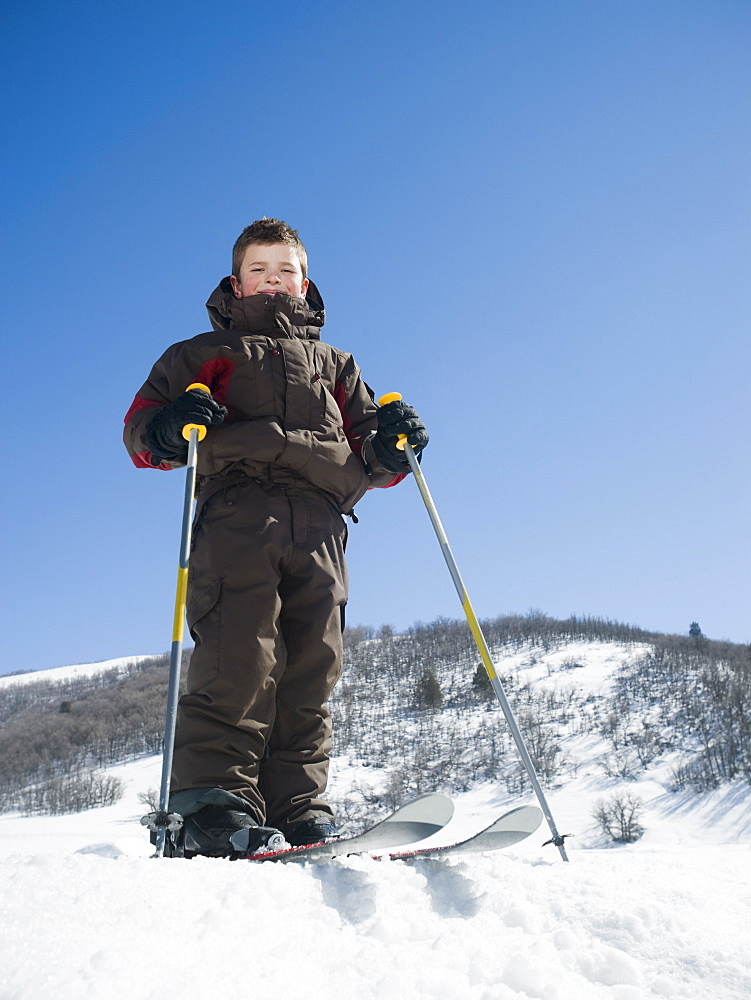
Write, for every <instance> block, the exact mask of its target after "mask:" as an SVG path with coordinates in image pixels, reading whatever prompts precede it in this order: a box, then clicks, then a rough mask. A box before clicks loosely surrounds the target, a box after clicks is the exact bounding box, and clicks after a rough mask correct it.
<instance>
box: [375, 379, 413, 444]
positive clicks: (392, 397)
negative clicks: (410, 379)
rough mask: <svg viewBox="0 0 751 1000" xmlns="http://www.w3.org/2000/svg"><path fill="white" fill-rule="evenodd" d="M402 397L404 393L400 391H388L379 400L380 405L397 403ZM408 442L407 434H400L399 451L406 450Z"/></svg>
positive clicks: (397, 442)
mask: <svg viewBox="0 0 751 1000" xmlns="http://www.w3.org/2000/svg"><path fill="white" fill-rule="evenodd" d="M401 398H402V394H401V393H400V392H387V393H386V394H385V395H384V396H381V398H380V399H379V400H378V405H379V406H385V405H386V403H396V402H398V401H399V400H400V399H401ZM406 443H407V435H406V434H400V435H399V437H398V438H397V439H396V447H397V448H398V449H399V451H404V446H405V444H406Z"/></svg>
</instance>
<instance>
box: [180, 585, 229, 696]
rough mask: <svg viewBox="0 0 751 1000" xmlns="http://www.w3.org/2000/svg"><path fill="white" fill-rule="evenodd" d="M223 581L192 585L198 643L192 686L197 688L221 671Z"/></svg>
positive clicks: (192, 625) (191, 624) (189, 611)
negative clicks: (220, 644) (197, 585)
mask: <svg viewBox="0 0 751 1000" xmlns="http://www.w3.org/2000/svg"><path fill="white" fill-rule="evenodd" d="M221 593H222V581H221V580H213V581H212V582H211V583H209V584H206V585H205V586H202V587H190V588H189V593H188V600H187V603H186V609H185V610H186V617H187V619H188V629H189V630H190V634H191V636H192V638H193V641H194V642H195V649H194V650H193V655H192V656H191V658H190V668H189V670H188V689H189V690H191V691H195V690H197V689H199V688H202V687H204V685H205V684H207V683H208V682H209V681H211V680H212V679H213V678H214V677H216V675H217V673H218V671H219V636H220V631H221V600H220V598H221Z"/></svg>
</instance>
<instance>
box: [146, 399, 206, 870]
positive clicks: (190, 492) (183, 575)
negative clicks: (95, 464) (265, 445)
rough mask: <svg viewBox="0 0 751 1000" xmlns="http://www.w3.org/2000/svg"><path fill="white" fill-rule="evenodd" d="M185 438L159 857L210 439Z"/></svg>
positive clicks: (191, 433)
mask: <svg viewBox="0 0 751 1000" xmlns="http://www.w3.org/2000/svg"><path fill="white" fill-rule="evenodd" d="M190 389H202V390H203V391H204V392H207V393H209V394H211V390H210V389H209V387H208V386H206V385H203V384H202V383H201V382H193V383H191V385H189V386H188V388H187V389H186V392H188V391H189V390H190ZM183 437H184V438H185V440H186V441H187V442H188V464H187V467H186V476H185V500H184V503H183V521H182V534H181V537H180V557H179V561H178V569H177V588H176V593H175V616H174V620H173V623H172V646H171V648H170V665H169V684H168V687H167V718H166V721H165V725H164V755H163V758H162V782H161V786H160V789H159V812H158V813H157V816H156V818H155V825H156V854H155V855H154V856H155V857H157V858H161V857H163V856H164V844H165V840H166V838H167V830H168V828H169V824H170V823H171V822H172V820H171V818H170V816H169V815H168V813H167V808H168V806H169V791H170V779H171V776H172V756H173V753H174V750H175V728H176V726H177V701H178V696H179V693H180V666H181V662H182V655H183V635H184V632H185V602H186V599H187V596H188V560H189V558H190V522H191V520H192V516H193V503H194V500H195V495H196V465H197V462H198V442H199V441H203V439H204V438H205V437H206V428H205V427H204V426H203V425H202V424H186V425H185V426H184V427H183Z"/></svg>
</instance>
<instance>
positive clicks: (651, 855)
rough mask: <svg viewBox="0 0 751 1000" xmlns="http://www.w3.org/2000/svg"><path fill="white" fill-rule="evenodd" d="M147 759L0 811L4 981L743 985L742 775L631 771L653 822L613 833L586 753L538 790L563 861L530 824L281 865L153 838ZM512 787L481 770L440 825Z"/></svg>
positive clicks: (657, 998)
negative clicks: (188, 856) (181, 852)
mask: <svg viewBox="0 0 751 1000" xmlns="http://www.w3.org/2000/svg"><path fill="white" fill-rule="evenodd" d="M606 652H607V651H605V650H603V651H601V653H602V654H603V655H604V654H605V653H606ZM596 659H597V663H601V662H602V655H601V656H599V658H596ZM597 663H595V661H594V660H593V662H592V668H593V670H592V672H590V673H589V674H587V673H586V671H585V670H580V671H577V673H578V674H580V675H581V676H582V681H583V682H585V683H592V682H593V680H594V679H595V677H594V671H595V670H596V669H598V668H597ZM103 666H105V665H104V664H102V665H100V667H103ZM607 677H608V671H607V670H603V671H602V676H601V678H600V679H601V681H602V683H606V682H607ZM540 679H541V680H542V679H543V678H542V677H541V678H540ZM18 680H20V678H18ZM342 764H344V762H342ZM159 768H160V761H159V760H158V759H157V758H153V757H152V758H145V759H143V760H139V761H136V762H134V763H131V764H127V765H123V766H122V767H119V768H115V769H113V770H112V772H111V773H113V774H115V775H117V776H118V777H120V778H122V779H123V780H124V782H125V784H126V787H127V792H126V795H125V797H124V798H123V799H122V801H121V802H119V803H118V804H117V805H115V806H111V807H109V808H106V809H99V810H92V811H91V812H87V813H82V814H80V815H74V816H64V817H42V818H24V817H20V816H7V815H6V816H0V898H1V899H2V904H1V907H2V914H3V931H2V942H3V960H2V962H1V963H0V1000H39V998H43V997H47V996H50V997H51V996H54V997H55V1000H100V998H101V1000H104V998H107V1000H109V998H111V997H113V996H117V997H118V998H119V1000H131V998H132V1000H152V998H153V1000H163V998H164V997H171V996H180V997H182V998H185V1000H206V998H212V1000H213V998H215V997H225V996H232V997H235V996H248V997H253V998H255V997H263V996H271V997H279V998H292V997H297V996H306V997H307V996H315V997H326V998H331V1000H368V998H376V997H377V998H379V1000H380V998H388V1000H418V998H419V1000H423V998H425V1000H428V998H430V1000H526V998H540V1000H589V998H593V1000H653V998H654V1000H662V998H671V1000H699V998H701V1000H741V998H743V1000H747V998H748V997H750V996H751V795H750V794H749V793H750V792H751V789H749V787H748V786H739V785H737V786H728V787H726V788H723V789H719V790H717V791H715V792H713V793H711V794H707V795H703V796H697V795H693V794H688V793H685V794H684V793H679V794H672V793H668V792H667V791H666V788H665V785H664V784H662V783H661V782H660V781H659V777H660V774H659V771H653V772H651V773H650V774H649V775H648V776H647V777H646V778H645V779H644V780H643V781H641V782H638V783H633V785H634V790H635V791H637V792H638V794H639V795H640V796H641V797H642V798H643V799H644V800H645V804H646V811H645V815H644V819H643V823H644V826H645V827H646V833H645V835H644V837H643V838H642V839H641V840H640V841H639V842H638V843H637V844H634V845H631V846H624V847H611V848H606V847H604V846H602V841H601V839H600V838H599V836H598V834H597V833H596V831H595V830H594V828H593V824H592V820H591V815H590V814H591V811H592V802H593V799H595V798H597V797H598V796H599V795H601V794H602V791H603V779H602V776H599V777H596V776H595V771H594V770H593V769H591V768H587V767H582V769H581V771H580V773H579V775H578V776H577V778H575V779H572V780H570V781H567V782H566V785H565V787H564V788H562V789H559V790H557V791H553V792H551V793H550V804H551V807H552V810H553V813H554V815H555V817H556V820H557V824H558V826H559V828H560V829H561V830H562V831H563V832H569V831H571V832H575V833H576V837H575V839H572V840H570V841H568V849H569V854H570V859H571V860H570V863H569V864H564V863H563V862H562V861H561V860H560V859H559V856H558V853H557V851H556V850H555V849H554V848H551V847H545V848H543V847H542V846H541V843H542V841H543V840H544V839H546V836H545V834H546V831H545V830H544V828H541V829H540V831H538V833H537V834H535V835H534V836H532V837H531V838H530V839H529V840H527V841H525V842H524V843H522V844H519V845H517V847H515V848H513V849H511V850H509V851H507V852H504V853H502V854H501V853H497V854H486V855H478V856H469V857H467V858H465V859H462V860H459V859H443V860H433V861H422V862H417V863H414V864H408V863H405V862H390V861H373V860H370V859H364V858H345V859H339V860H337V861H335V862H332V863H329V864H326V865H313V864H305V865H291V864H290V865H280V864H273V863H271V862H265V863H260V864H250V863H247V862H235V863H232V862H227V861H219V860H209V859H200V858H197V859H194V860H193V861H177V860H174V861H173V860H161V861H158V860H154V859H151V858H150V857H149V854H150V852H151V848H150V846H149V844H148V840H147V838H146V835H145V832H144V831H143V828H141V827H140V826H139V824H138V819H139V817H140V816H141V815H142V813H143V812H144V806H143V805H142V804H141V803H140V802H139V799H138V794H139V793H140V792H144V791H146V790H147V789H149V788H154V787H156V786H157V785H158V783H159ZM348 770H349V769H348V768H346V767H344V766H343V767H342V769H341V773H342V775H345V774H346V773H347V772H348ZM347 780H348V779H347ZM525 801H531V800H529V799H527V800H525ZM506 803H508V797H507V796H506V795H505V793H504V794H501V793H499V792H498V791H497V790H496V789H494V788H492V787H489V786H485V787H482V788H478V789H475V790H474V791H473V792H471V793H468V794H467V795H465V796H462V797H460V798H458V799H457V812H456V816H455V819H454V820H452V824H453V829H454V830H456V832H462V831H463V830H468V829H475V828H477V827H478V826H481V825H483V824H484V822H485V821H486V820H488V819H489V818H490V817H491V816H492V814H493V813H494V812H495V811H497V810H498V808H499V807H500V806H501V805H502V804H506ZM450 832H451V831H450V830H449V831H448V833H449V834H450Z"/></svg>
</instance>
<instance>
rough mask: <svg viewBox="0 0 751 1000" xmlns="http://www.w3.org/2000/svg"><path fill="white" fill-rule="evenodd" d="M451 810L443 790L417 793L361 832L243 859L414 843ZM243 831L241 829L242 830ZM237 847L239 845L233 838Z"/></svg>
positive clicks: (318, 856)
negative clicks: (415, 796)
mask: <svg viewBox="0 0 751 1000" xmlns="http://www.w3.org/2000/svg"><path fill="white" fill-rule="evenodd" d="M453 814H454V803H453V802H452V801H451V799H450V798H449V797H448V796H447V795H444V794H443V793H442V792H429V793H427V794H426V795H419V796H418V797H417V798H416V799H412V800H411V801H410V802H407V803H405V805H403V806H400V807H399V809H396V810H395V811H394V812H393V813H391V815H390V816H387V817H386V818H385V819H382V820H381V821H380V823H376V825H375V826H372V827H371V828H370V829H369V830H366V831H365V832H364V833H359V834H356V835H355V836H354V837H341V838H340V839H339V840H329V841H324V842H323V843H320V844H307V845H306V846H304V847H287V848H283V849H282V850H276V851H265V852H260V851H259V852H255V853H253V854H243V855H242V857H241V859H240V860H243V861H320V860H326V861H328V860H329V859H330V858H335V857H340V856H341V855H343V854H371V853H373V852H378V851H387V850H388V849H389V848H392V847H400V846H402V845H404V844H407V845H409V844H416V843H418V842H419V841H421V840H425V839H426V838H427V837H431V836H432V835H433V834H434V833H438V831H439V830H442V829H443V828H444V826H446V824H447V823H448V821H449V820H450V819H451V817H452V816H453ZM242 832H244V831H242ZM233 842H234V843H235V846H236V847H238V848H239V849H242V848H241V845H240V844H239V843H237V842H236V841H233Z"/></svg>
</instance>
